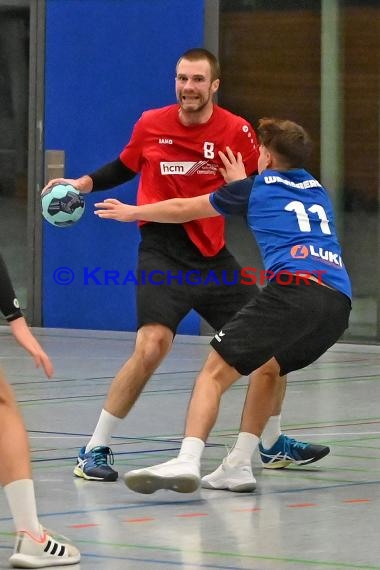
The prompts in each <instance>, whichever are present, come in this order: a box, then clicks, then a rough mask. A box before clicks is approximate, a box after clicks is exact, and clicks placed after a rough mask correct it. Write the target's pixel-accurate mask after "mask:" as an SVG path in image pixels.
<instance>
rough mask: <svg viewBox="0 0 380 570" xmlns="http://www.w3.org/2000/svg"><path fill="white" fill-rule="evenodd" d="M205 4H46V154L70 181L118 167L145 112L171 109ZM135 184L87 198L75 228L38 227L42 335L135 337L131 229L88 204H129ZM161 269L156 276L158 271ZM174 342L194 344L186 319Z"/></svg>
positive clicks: (134, 0)
mask: <svg viewBox="0 0 380 570" xmlns="http://www.w3.org/2000/svg"><path fill="white" fill-rule="evenodd" d="M204 4H205V0H192V2H189V3H186V8H185V7H184V3H183V0H160V1H159V2H158V1H156V0H128V1H125V0H112V1H110V0H66V1H62V0H47V2H46V8H47V14H46V56H45V57H46V66H45V135H44V136H45V138H44V148H45V149H50V150H57V149H58V150H64V151H65V155H66V164H65V176H66V177H70V178H76V177H78V176H81V175H82V174H85V173H87V172H91V171H92V170H94V169H96V168H97V167H99V166H102V165H103V164H105V163H106V162H108V161H111V160H113V159H114V158H116V157H117V156H118V154H119V152H120V151H121V149H122V148H123V147H124V145H125V144H126V142H127V141H128V140H129V137H130V134H131V130H132V127H133V124H134V123H135V121H136V120H137V119H138V117H139V116H140V114H141V113H142V112H143V111H144V110H145V109H147V108H154V107H160V106H162V105H166V104H170V103H172V102H174V100H175V94H174V74H175V64H176V62H177V59H178V57H179V56H180V55H181V53H182V52H183V51H185V50H187V49H189V48H191V47H196V46H201V45H204V42H203V34H204ZM136 188H137V180H134V181H132V182H129V183H128V184H126V185H123V186H120V187H118V188H117V189H114V190H110V191H107V192H101V193H99V192H97V193H94V194H93V195H91V194H90V195H88V196H86V212H85V214H84V217H83V218H82V219H81V220H80V222H78V223H77V224H76V225H75V226H73V227H68V228H55V227H53V226H51V225H49V224H48V223H47V222H44V226H43V315H42V318H43V325H44V326H47V327H65V328H79V329H101V330H135V326H136V314H135V287H134V284H133V281H132V280H129V281H128V275H130V273H128V272H134V271H135V265H136V253H137V247H138V241H139V234H138V230H137V228H136V225H135V224H122V223H118V222H113V221H109V220H108V221H105V220H100V219H98V218H96V216H95V215H94V214H93V209H94V208H93V204H94V202H95V201H99V199H100V198H101V199H103V198H106V197H111V196H112V197H116V198H119V199H121V200H124V201H134V199H135V193H136ZM157 269H159V268H157ZM179 332H181V333H189V334H199V318H198V317H197V316H196V315H195V313H192V314H191V315H190V316H189V317H187V318H186V319H185V320H184V321H183V323H182V324H181V326H180V329H179Z"/></svg>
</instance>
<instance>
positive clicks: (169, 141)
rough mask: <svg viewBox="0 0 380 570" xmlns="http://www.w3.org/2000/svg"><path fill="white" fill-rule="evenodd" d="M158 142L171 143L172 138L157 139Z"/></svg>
mask: <svg viewBox="0 0 380 570" xmlns="http://www.w3.org/2000/svg"><path fill="white" fill-rule="evenodd" d="M158 144H173V141H172V139H158Z"/></svg>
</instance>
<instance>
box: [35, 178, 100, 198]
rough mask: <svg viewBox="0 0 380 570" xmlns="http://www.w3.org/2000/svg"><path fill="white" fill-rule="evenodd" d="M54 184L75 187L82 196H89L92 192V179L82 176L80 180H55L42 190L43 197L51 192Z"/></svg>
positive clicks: (50, 181)
mask: <svg viewBox="0 0 380 570" xmlns="http://www.w3.org/2000/svg"><path fill="white" fill-rule="evenodd" d="M54 184H71V186H74V188H76V189H77V190H78V192H80V193H81V194H87V193H88V192H91V190H92V179H91V178H90V177H89V176H87V175H85V176H81V177H80V178H53V179H52V180H49V182H48V183H47V184H46V186H45V187H44V188H42V191H41V196H43V195H44V194H45V192H47V191H48V190H50V188H51V187H52V186H54Z"/></svg>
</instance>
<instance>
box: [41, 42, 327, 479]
mask: <svg viewBox="0 0 380 570" xmlns="http://www.w3.org/2000/svg"><path fill="white" fill-rule="evenodd" d="M219 78H220V69H219V63H218V61H217V59H216V58H215V56H214V55H213V54H212V53H210V52H209V51H207V50H205V49H200V48H196V49H191V50H189V51H187V52H186V53H184V54H183V55H182V56H181V57H180V59H179V60H178V63H177V67H176V79H175V83H176V96H177V101H178V103H177V104H175V105H170V106H167V107H164V108H161V109H155V110H150V111H147V112H145V113H143V115H142V116H141V118H140V119H139V120H138V121H137V123H136V125H135V127H134V130H133V133H132V137H131V139H130V141H129V143H128V144H127V145H126V147H125V148H124V150H123V151H122V152H121V154H120V156H119V157H118V158H117V159H116V160H114V161H113V162H111V163H109V164H106V165H105V166H103V167H102V168H100V169H98V170H97V171H96V172H93V173H91V174H89V175H85V176H82V177H80V178H78V179H55V180H52V181H50V182H49V184H48V186H47V188H48V187H49V186H50V185H52V184H54V183H56V182H68V183H70V184H72V185H73V186H75V187H76V188H77V189H78V190H79V191H80V192H82V193H87V192H91V191H97V190H104V189H108V188H112V187H114V186H117V185H119V184H122V183H124V182H126V181H127V180H130V179H131V178H133V177H134V176H135V175H136V173H137V172H140V173H141V178H140V185H139V189H138V197H137V200H138V204H146V203H151V202H157V201H160V200H165V199H169V198H173V197H190V196H196V195H201V194H208V193H210V192H212V191H213V190H216V189H217V188H218V187H220V185H221V184H222V183H223V177H222V175H221V173H220V171H219V168H220V167H222V163H221V161H220V158H219V156H218V151H219V150H221V151H224V150H225V149H226V147H227V146H228V147H230V148H231V149H232V150H233V151H234V152H237V151H239V152H240V153H241V154H242V155H243V160H244V164H245V167H246V171H247V173H249V174H253V173H254V172H255V171H256V169H257V159H258V147H257V142H256V135H255V132H254V130H253V128H252V126H251V125H250V124H249V123H248V122H247V121H246V120H244V119H243V118H241V117H238V116H236V115H234V114H232V113H230V112H228V111H226V110H225V109H222V108H221V107H219V106H217V105H215V104H214V103H213V95H214V94H215V93H216V92H217V91H218V88H219V83H220V79H219ZM44 190H45V189H44ZM140 231H141V242H140V246H139V253H138V276H139V285H138V286H137V318H138V331H137V335H136V343H135V349H134V352H133V354H132V356H131V357H130V358H129V359H128V360H127V361H126V363H125V364H124V366H123V367H122V368H121V370H120V371H119V372H118V373H117V375H116V377H115V379H114V380H113V382H112V384H111V386H110V389H109V391H108V395H107V399H106V402H105V404H104V408H103V410H102V411H101V414H100V417H99V420H98V423H97V425H96V428H95V431H94V433H93V435H92V437H91V439H90V441H89V442H88V443H87V445H86V446H85V447H82V449H81V450H80V452H79V456H78V460H77V465H76V467H75V469H74V474H75V475H76V476H78V477H83V478H84V479H86V480H96V481H114V480H115V479H117V477H118V473H117V472H116V471H115V470H114V469H113V468H112V467H111V466H110V465H109V463H108V459H109V458H110V457H112V454H111V450H110V447H109V442H110V439H111V436H112V434H113V432H114V431H115V429H116V427H117V426H118V424H119V422H121V420H122V419H123V418H124V417H125V416H126V415H127V414H128V412H129V411H130V409H131V408H132V406H133V405H134V403H135V401H136V400H137V398H138V396H139V395H140V393H141V391H142V390H143V388H144V386H145V384H146V382H147V381H148V380H149V378H150V377H151V375H152V374H153V373H154V371H155V370H156V368H157V367H158V366H159V365H160V364H161V362H162V360H163V358H164V357H165V356H166V354H167V353H168V352H169V350H170V348H171V346H172V341H173V338H174V335H175V333H176V330H177V327H178V324H179V322H180V321H181V320H182V319H183V317H185V315H186V314H187V313H188V312H189V311H190V310H191V309H195V310H196V311H197V312H198V313H199V314H200V315H201V316H202V317H203V318H204V319H205V320H206V321H207V322H208V323H209V324H210V325H211V326H212V327H213V328H214V329H215V330H218V329H220V328H221V327H222V325H223V324H224V323H225V322H227V321H228V320H229V319H230V318H231V317H232V316H233V315H234V314H235V313H236V312H237V311H238V310H239V309H240V308H241V307H243V306H244V305H245V304H246V302H247V301H248V300H249V299H250V298H251V297H252V295H256V294H257V293H258V289H257V288H256V287H246V286H244V285H242V284H241V283H240V282H239V281H238V280H236V276H237V275H239V274H240V270H241V267H240V265H239V264H238V262H237V261H236V260H235V258H234V257H233V256H232V255H231V253H230V252H229V251H228V249H226V247H225V245H224V222H223V220H222V217H214V218H210V219H206V220H197V221H191V222H187V223H184V224H183V225H175V224H165V223H160V224H157V223H143V224H142V225H141V227H140ZM194 273H196V283H194V281H193V280H192V278H193V277H194ZM157 274H160V276H161V277H162V276H163V278H164V280H162V279H161V280H160V281H159V283H160V286H159V287H157V281H156V280H153V279H151V278H148V279H146V276H150V277H151V276H152V275H156V276H157ZM211 274H212V276H213V278H212V279H210V275H211ZM143 276H144V278H143ZM231 283H234V285H233V286H231ZM195 284H197V286H196V287H195V286H194V285H195ZM282 382H283V386H284V390H283V394H284V393H285V385H286V378H285V377H284V378H283V379H282ZM283 394H282V397H283ZM281 406H282V398H281V401H279V402H278V403H277V406H276V409H275V410H273V416H272V417H271V418H270V420H269V422H268V424H267V427H266V428H265V430H264V432H263V443H264V447H265V448H266V449H267V448H268V447H271V445H272V444H273V443H275V442H276V441H277V439H278V438H279V437H280V435H281V428H280V412H281ZM248 413H249V412H248V407H247V408H245V411H244V412H243V415H245V414H248ZM248 423H249V417H247V424H248ZM283 437H286V436H283ZM289 441H294V440H289ZM303 446H304V448H305V449H309V451H310V453H311V452H312V453H313V455H314V456H316V455H318V453H320V454H321V457H322V456H323V455H325V454H326V449H328V448H326V447H323V446H314V445H309V444H303ZM311 448H313V449H312V450H311ZM316 448H321V449H316ZM305 453H306V452H305ZM288 455H289V454H288ZM288 455H287V457H286V458H281V460H282V463H281V466H282V467H283V466H286V465H288V464H289V463H292V460H291V457H290V458H289V457H288ZM273 465H274V462H273V463H271V464H270V466H273Z"/></svg>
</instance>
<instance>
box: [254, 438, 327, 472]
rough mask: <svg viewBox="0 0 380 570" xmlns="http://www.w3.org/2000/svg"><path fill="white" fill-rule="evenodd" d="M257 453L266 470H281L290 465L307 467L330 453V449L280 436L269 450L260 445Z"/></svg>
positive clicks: (325, 446)
mask: <svg viewBox="0 0 380 570" xmlns="http://www.w3.org/2000/svg"><path fill="white" fill-rule="evenodd" d="M259 452H260V457H261V461H262V463H263V466H264V467H265V468H266V469H283V468H284V467H287V466H288V465H290V464H291V463H293V464H295V465H307V464H308V463H314V461H319V460H320V459H322V457H325V455H328V454H329V453H330V448H329V447H327V445H316V444H314V443H303V442H302V441H297V440H296V439H292V438H291V437H288V436H287V435H280V437H279V438H278V440H277V441H276V443H275V444H274V445H272V447H271V448H270V449H264V447H263V446H262V445H261V443H260V444H259Z"/></svg>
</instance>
